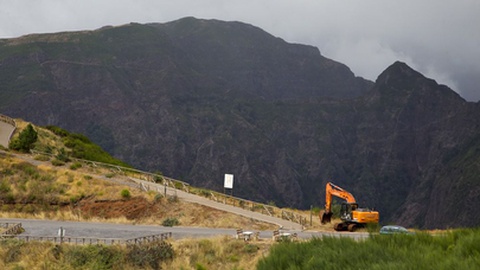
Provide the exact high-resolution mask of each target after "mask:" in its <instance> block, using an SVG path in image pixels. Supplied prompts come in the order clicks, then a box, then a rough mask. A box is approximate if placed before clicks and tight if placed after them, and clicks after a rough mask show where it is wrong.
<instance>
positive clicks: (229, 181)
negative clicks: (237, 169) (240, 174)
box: [223, 174, 233, 189]
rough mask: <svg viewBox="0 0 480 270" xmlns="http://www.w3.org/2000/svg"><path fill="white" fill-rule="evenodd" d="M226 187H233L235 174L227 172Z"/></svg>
mask: <svg viewBox="0 0 480 270" xmlns="http://www.w3.org/2000/svg"><path fill="white" fill-rule="evenodd" d="M223 187H224V188H230V189H232V188H233V174H225V184H224V185H223Z"/></svg>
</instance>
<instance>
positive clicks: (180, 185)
mask: <svg viewBox="0 0 480 270" xmlns="http://www.w3.org/2000/svg"><path fill="white" fill-rule="evenodd" d="M30 152H31V153H32V154H38V155H46V156H50V157H55V155H53V154H51V153H44V152H40V151H36V150H30ZM70 159H71V160H73V161H76V162H80V163H83V164H86V165H88V166H93V167H103V168H107V169H109V170H110V171H112V172H113V173H117V174H121V175H123V176H127V177H131V178H137V179H140V180H144V181H148V182H152V183H155V184H163V185H165V186H167V187H170V188H173V189H178V190H182V191H185V192H187V193H193V194H196V195H200V196H203V197H206V198H208V199H210V200H213V201H216V202H223V203H224V204H229V205H233V206H238V207H241V208H243V209H249V210H250V211H252V212H260V213H262V214H266V215H269V216H274V217H278V218H282V219H285V220H289V221H292V222H295V223H298V224H300V225H303V226H307V225H308V223H307V217H304V216H302V215H299V214H296V213H294V212H292V211H288V210H285V209H281V208H279V207H276V206H272V205H268V204H263V203H259V202H254V201H250V200H246V199H242V198H238V197H234V196H231V195H228V194H224V193H220V192H216V191H206V190H203V189H201V188H193V187H191V186H190V184H188V183H186V182H183V181H180V180H177V179H173V178H170V177H166V176H163V175H159V174H155V173H150V172H145V171H141V170H137V169H133V168H127V167H122V166H119V165H112V164H108V163H103V162H97V161H91V160H84V159H77V158H70ZM139 188H140V189H143V190H150V188H149V187H145V186H142V185H139ZM157 191H158V190H157Z"/></svg>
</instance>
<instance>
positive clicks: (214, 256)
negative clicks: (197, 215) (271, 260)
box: [163, 236, 274, 270]
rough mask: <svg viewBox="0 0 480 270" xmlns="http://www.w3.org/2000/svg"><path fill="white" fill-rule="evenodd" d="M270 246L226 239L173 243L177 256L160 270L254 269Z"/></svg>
mask: <svg viewBox="0 0 480 270" xmlns="http://www.w3.org/2000/svg"><path fill="white" fill-rule="evenodd" d="M273 244H274V243H273V242H272V241H271V240H261V241H252V242H244V241H242V240H236V239H233V238H232V237H229V236H219V237H213V238H208V239H182V240H178V241H175V242H174V243H173V247H174V249H175V252H176V254H175V255H176V257H175V259H174V261H173V262H171V263H169V264H164V265H163V269H218V270H223V269H255V266H256V264H257V262H258V261H259V260H260V259H261V258H263V257H264V256H266V255H267V254H268V251H269V249H270V247H271V246H272V245H273ZM202 267H203V268H202Z"/></svg>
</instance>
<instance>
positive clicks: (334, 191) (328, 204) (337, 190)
mask: <svg viewBox="0 0 480 270" xmlns="http://www.w3.org/2000/svg"><path fill="white" fill-rule="evenodd" d="M333 196H335V197H338V198H342V199H344V200H346V201H347V203H355V198H354V197H353V195H352V194H351V193H350V192H348V191H346V190H344V189H343V188H341V187H339V186H336V185H334V184H333V183H331V182H328V183H327V186H326V188H325V210H324V211H322V212H321V213H320V221H321V222H322V224H325V223H327V222H330V220H331V218H332V199H333Z"/></svg>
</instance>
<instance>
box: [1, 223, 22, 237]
mask: <svg viewBox="0 0 480 270" xmlns="http://www.w3.org/2000/svg"><path fill="white" fill-rule="evenodd" d="M0 227H1V228H5V231H3V232H2V233H0V237H3V236H8V235H17V234H20V233H22V232H23V231H24V230H23V227H22V223H0Z"/></svg>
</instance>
